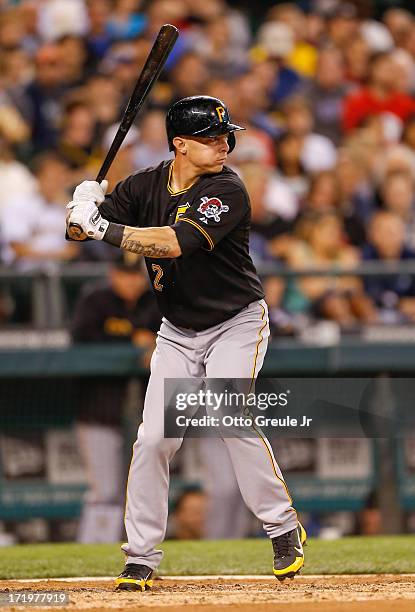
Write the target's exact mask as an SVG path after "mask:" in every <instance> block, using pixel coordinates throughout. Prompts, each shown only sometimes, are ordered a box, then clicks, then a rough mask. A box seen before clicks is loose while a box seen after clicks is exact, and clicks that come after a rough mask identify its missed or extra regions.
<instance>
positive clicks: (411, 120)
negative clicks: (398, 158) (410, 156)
mask: <svg viewBox="0 0 415 612" xmlns="http://www.w3.org/2000/svg"><path fill="white" fill-rule="evenodd" d="M402 143H403V144H405V145H406V146H407V147H409V148H410V149H412V151H413V152H414V153H415V114H414V115H411V116H410V117H408V119H407V120H406V122H405V125H404V129H403V132H402Z"/></svg>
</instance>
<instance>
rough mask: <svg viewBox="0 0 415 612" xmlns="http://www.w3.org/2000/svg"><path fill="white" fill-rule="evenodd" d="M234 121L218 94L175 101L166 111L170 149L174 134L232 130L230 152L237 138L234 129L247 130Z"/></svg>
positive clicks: (195, 134)
mask: <svg viewBox="0 0 415 612" xmlns="http://www.w3.org/2000/svg"><path fill="white" fill-rule="evenodd" d="M244 129H245V128H243V127H241V126H240V125H235V124H234V123H231V120H230V117H229V111H228V109H227V108H226V106H225V104H224V103H223V102H222V100H219V98H212V97H211V96H191V97H190V98H182V99H181V100H179V101H178V102H175V103H174V104H173V105H172V106H171V107H170V108H169V110H168V111H167V116H166V131H167V139H168V141H169V149H170V151H173V150H174V146H173V138H174V137H175V136H220V135H221V134H229V139H228V145H229V153H230V152H231V151H232V150H233V149H234V147H235V144H236V141H235V135H234V133H233V132H236V131H237V130H244Z"/></svg>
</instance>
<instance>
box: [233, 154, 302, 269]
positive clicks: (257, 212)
mask: <svg viewBox="0 0 415 612" xmlns="http://www.w3.org/2000/svg"><path fill="white" fill-rule="evenodd" d="M239 170H240V172H241V174H242V177H243V180H244V183H245V186H246V188H247V191H248V194H249V197H250V201H251V235H250V246H251V249H252V255H253V257H254V259H255V260H256V261H261V260H267V259H270V257H271V255H272V251H271V241H273V240H274V239H276V238H278V237H279V236H281V235H285V234H286V233H287V232H289V231H290V229H291V227H292V223H291V222H292V220H293V219H294V217H295V215H296V212H297V209H298V203H297V199H296V197H295V195H294V194H293V193H292V192H291V191H290V189H289V187H287V186H286V185H284V184H283V183H281V182H280V181H279V179H278V178H277V177H276V176H275V175H274V173H273V172H272V170H271V169H269V168H267V167H266V166H264V165H263V164H262V163H261V162H260V161H258V160H253V159H250V160H249V159H248V160H246V161H245V162H243V163H241V164H240V165H239ZM275 248H276V247H275Z"/></svg>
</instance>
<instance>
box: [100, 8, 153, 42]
mask: <svg viewBox="0 0 415 612" xmlns="http://www.w3.org/2000/svg"><path fill="white" fill-rule="evenodd" d="M141 4H142V1H141V0H116V2H115V6H114V10H113V11H112V14H111V17H110V19H109V20H108V32H109V34H110V36H111V37H112V38H114V39H115V40H126V39H133V38H135V37H136V36H140V34H142V32H143V31H144V29H145V27H146V24H147V18H146V16H145V14H144V13H142V12H141V10H140V9H141Z"/></svg>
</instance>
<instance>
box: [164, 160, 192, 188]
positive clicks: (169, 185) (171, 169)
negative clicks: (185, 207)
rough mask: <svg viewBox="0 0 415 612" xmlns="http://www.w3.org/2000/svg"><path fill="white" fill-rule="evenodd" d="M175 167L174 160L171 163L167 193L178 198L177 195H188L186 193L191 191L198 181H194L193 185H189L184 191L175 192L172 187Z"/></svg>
mask: <svg viewBox="0 0 415 612" xmlns="http://www.w3.org/2000/svg"><path fill="white" fill-rule="evenodd" d="M173 166H174V160H173V161H172V162H171V164H170V166H169V174H168V178H167V191H168V192H169V193H170V195H174V196H176V195H181V194H182V193H186V191H189V189H190V188H191V187H193V185H194V184H195V183H196V181H193V183H191V184H190V185H188V186H187V187H185V188H184V189H180V190H179V191H173V189H172V186H171V175H172V172H173ZM196 180H197V179H196Z"/></svg>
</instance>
